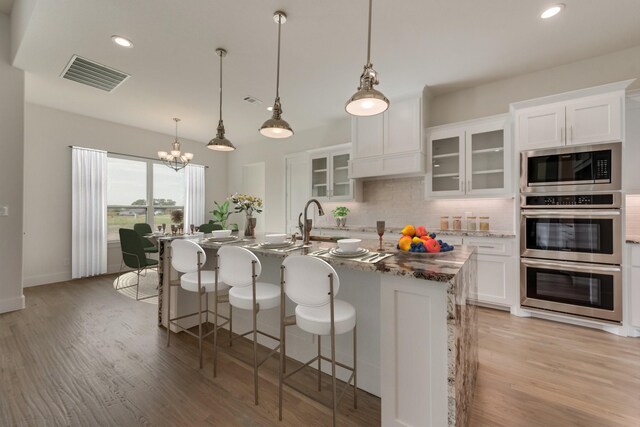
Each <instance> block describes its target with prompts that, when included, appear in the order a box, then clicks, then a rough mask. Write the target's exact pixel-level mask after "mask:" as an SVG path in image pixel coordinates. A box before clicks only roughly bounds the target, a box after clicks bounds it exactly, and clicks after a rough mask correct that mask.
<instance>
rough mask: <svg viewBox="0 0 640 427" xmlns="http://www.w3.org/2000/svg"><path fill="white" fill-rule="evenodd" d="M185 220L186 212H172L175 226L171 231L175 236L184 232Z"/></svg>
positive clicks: (178, 210) (179, 210)
mask: <svg viewBox="0 0 640 427" xmlns="http://www.w3.org/2000/svg"><path fill="white" fill-rule="evenodd" d="M183 220H184V212H182V210H181V209H175V210H172V211H171V222H173V223H174V224H175V225H172V226H171V231H172V232H173V234H176V233H180V231H181V230H184V224H183V223H182V221H183Z"/></svg>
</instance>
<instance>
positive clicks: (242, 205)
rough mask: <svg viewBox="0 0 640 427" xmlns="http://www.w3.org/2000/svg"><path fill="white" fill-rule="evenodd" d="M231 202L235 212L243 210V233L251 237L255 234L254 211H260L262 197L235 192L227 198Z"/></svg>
mask: <svg viewBox="0 0 640 427" xmlns="http://www.w3.org/2000/svg"><path fill="white" fill-rule="evenodd" d="M229 200H231V203H233V204H234V205H235V211H236V212H245V214H246V222H245V227H244V235H245V236H246V237H253V236H254V235H255V228H256V218H254V217H253V214H254V213H262V207H263V205H262V199H261V198H259V197H255V196H249V195H247V194H238V193H235V194H234V195H233V196H231V197H230V198H229Z"/></svg>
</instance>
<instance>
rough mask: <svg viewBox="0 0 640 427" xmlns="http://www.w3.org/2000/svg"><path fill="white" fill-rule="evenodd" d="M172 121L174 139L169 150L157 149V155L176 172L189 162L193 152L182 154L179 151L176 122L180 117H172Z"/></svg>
mask: <svg viewBox="0 0 640 427" xmlns="http://www.w3.org/2000/svg"><path fill="white" fill-rule="evenodd" d="M173 121H174V122H176V139H175V140H174V141H173V144H171V151H170V152H168V153H167V152H166V151H158V157H159V158H160V160H162V161H163V162H164V164H165V165H167V166H169V167H170V168H171V169H173V170H175V171H176V172H177V171H179V170H180V169H183V168H184V167H185V166H187V165H188V164H189V162H190V161H191V160H192V159H193V153H184V154H182V153H181V152H180V141H178V122H179V121H180V119H179V118H177V117H174V119H173Z"/></svg>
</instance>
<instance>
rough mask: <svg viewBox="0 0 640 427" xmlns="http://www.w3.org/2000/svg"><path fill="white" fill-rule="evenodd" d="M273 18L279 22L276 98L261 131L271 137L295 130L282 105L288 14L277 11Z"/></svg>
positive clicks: (284, 134) (285, 136)
mask: <svg viewBox="0 0 640 427" xmlns="http://www.w3.org/2000/svg"><path fill="white" fill-rule="evenodd" d="M273 20H274V21H275V22H276V23H277V24H278V66H277V69H276V100H275V102H274V103H273V115H272V116H271V118H270V119H269V120H267V121H266V122H264V123H263V124H262V127H260V133H261V134H262V135H264V136H267V137H269V138H288V137H290V136H291V135H293V130H292V129H291V126H289V123H287V122H286V121H285V120H283V119H282V117H281V115H282V106H281V105H280V30H281V28H282V24H284V23H285V22H287V15H286V14H285V13H284V12H281V11H277V12H276V13H275V14H274V15H273Z"/></svg>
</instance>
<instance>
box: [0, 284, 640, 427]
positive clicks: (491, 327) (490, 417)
mask: <svg viewBox="0 0 640 427" xmlns="http://www.w3.org/2000/svg"><path fill="white" fill-rule="evenodd" d="M112 283H113V277H103V278H97V279H88V280H78V281H73V282H66V283H60V284H54V285H46V286H41V287H36V288H28V289H25V296H26V298H27V309H25V310H22V311H18V312H13V313H7V314H3V315H0V425H1V426H14V425H15V426H38V425H73V426H93V425H105V426H107V425H108V426H135V425H147V426H174V425H175V426H205V425H211V426H323V425H330V424H331V411H330V410H329V409H328V408H326V407H324V406H323V405H321V404H319V403H317V402H314V401H313V400H311V399H309V398H307V397H306V396H305V395H303V394H301V393H298V392H296V391H292V390H291V389H286V390H287V392H286V394H285V406H284V407H285V412H284V421H283V422H282V423H280V422H278V415H277V361H276V360H275V359H274V360H269V361H268V362H267V363H266V364H265V365H264V366H263V369H262V370H261V374H260V375H261V378H260V399H261V401H260V405H259V406H254V405H253V383H252V372H251V368H249V367H248V366H247V365H245V364H243V363H242V362H239V361H236V360H235V359H234V358H232V357H230V356H229V350H225V351H224V352H223V353H222V354H221V355H220V358H219V371H218V377H217V378H216V379H213V375H212V365H211V360H210V355H211V347H210V346H208V347H206V348H205V355H206V356H205V368H204V369H202V370H198V369H197V349H196V346H195V340H193V339H192V338H191V337H188V336H185V334H181V335H176V336H175V339H173V340H172V346H171V347H170V348H166V347H165V342H166V341H165V340H166V335H165V332H164V330H163V329H160V328H158V327H156V326H155V321H156V307H155V306H153V305H150V304H144V303H138V302H135V301H133V300H131V299H128V298H126V297H124V296H122V295H120V294H118V293H117V292H115V291H114V290H113V287H112ZM479 320H480V325H479V335H480V370H479V374H478V385H477V388H476V392H475V400H474V405H473V412H472V421H471V426H510V427H511V426H514V427H515V426H640V339H632V338H620V337H616V336H614V335H611V334H607V333H604V332H599V331H594V330H590V329H585V328H579V327H574V326H570V325H562V324H557V323H552V322H548V321H544V320H537V319H520V318H516V317H513V316H509V315H508V314H507V313H503V312H498V311H493V310H488V309H482V310H480V314H479ZM239 344H240V345H236V344H234V347H233V352H234V353H236V354H239V355H244V356H248V355H249V346H247V345H243V344H242V343H239ZM222 345H224V344H222ZM310 374H311V373H310V372H308V373H303V374H302V375H303V377H302V378H298V382H297V384H296V385H297V387H298V388H301V387H303V385H302V384H303V383H305V384H308V385H311V386H312V385H313V384H315V382H314V381H313V377H311V376H310ZM305 375H306V376H307V378H304V376H305ZM324 384H325V387H324V391H325V393H324V394H323V399H324V400H325V401H328V399H329V396H330V395H329V388H328V386H329V381H328V379H327V378H325V379H324ZM307 389H308V390H309V392H312V388H309V387H307ZM358 403H359V405H358V409H357V410H353V408H352V407H351V395H350V393H347V395H346V396H345V400H344V401H343V402H342V403H341V405H340V408H339V419H338V423H339V424H340V425H345V426H375V425H379V424H380V401H379V399H377V398H376V397H374V396H371V395H369V394H367V393H365V392H360V393H359V402H358Z"/></svg>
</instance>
